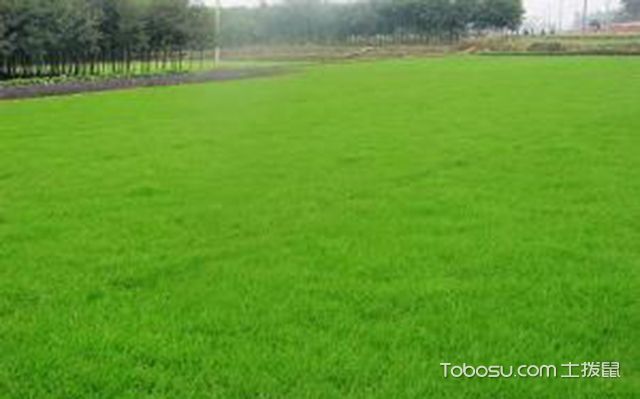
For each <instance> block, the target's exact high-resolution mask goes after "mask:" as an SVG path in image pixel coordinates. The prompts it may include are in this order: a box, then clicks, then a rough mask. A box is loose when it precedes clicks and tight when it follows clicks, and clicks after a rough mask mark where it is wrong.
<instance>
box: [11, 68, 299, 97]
mask: <svg viewBox="0 0 640 399" xmlns="http://www.w3.org/2000/svg"><path fill="white" fill-rule="evenodd" d="M287 72H291V69H290V68H284V67H262V68H241V69H228V70H217V71H207V72H197V73H185V74H175V75H155V76H136V77H131V78H125V79H123V78H117V79H116V78H114V79H104V80H98V81H87V82H83V81H69V82H63V83H56V84H52V85H50V86H45V85H31V86H16V87H0V100H12V99H20V98H33V97H47V96H62V95H67V94H75V93H86V92H98V91H108V90H123V89H131V88H136V87H150V86H173V85H180V84H191V83H203V82H211V81H226V80H237V79H250V78H257V77H266V76H275V75H281V74H284V73H287Z"/></svg>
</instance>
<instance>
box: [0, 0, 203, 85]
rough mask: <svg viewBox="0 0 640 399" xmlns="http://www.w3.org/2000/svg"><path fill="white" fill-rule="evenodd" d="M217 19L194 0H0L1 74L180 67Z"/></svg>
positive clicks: (0, 75) (4, 76)
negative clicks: (186, 53) (185, 55)
mask: <svg viewBox="0 0 640 399" xmlns="http://www.w3.org/2000/svg"><path fill="white" fill-rule="evenodd" d="M214 23H215V16H214V14H213V10H211V9H209V8H206V7H204V6H199V5H194V4H191V3H190V2H189V0H55V1H52V0H0V79H10V78H16V77H35V76H59V75H83V74H87V75H93V74H97V73H104V72H114V73H129V72H131V70H132V68H134V67H137V68H141V69H144V68H146V69H149V70H150V69H151V68H152V67H154V66H155V67H156V68H181V66H182V60H183V58H184V54H185V51H186V50H187V49H191V50H197V51H204V50H205V49H206V48H209V47H211V45H212V43H213V41H214V40H215V38H214V35H213V32H214V31H215V28H214Z"/></svg>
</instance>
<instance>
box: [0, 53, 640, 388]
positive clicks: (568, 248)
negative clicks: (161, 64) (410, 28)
mask: <svg viewBox="0 0 640 399" xmlns="http://www.w3.org/2000/svg"><path fill="white" fill-rule="evenodd" d="M639 293H640V59H631V58H625V59H616V58H579V57H575V58H574V57H572V58H553V59H552V58H549V59H545V58H534V57H531V58H518V59H516V58H500V59H493V58H473V57H454V58H442V59H431V60H405V61H385V62H372V63H357V64H346V65H333V66H319V67H312V68H309V69H307V70H305V71H303V72H299V73H296V74H292V75H287V76H284V77H277V78H269V79H256V80H248V81H235V82H226V83H212V84H203V85H193V86H181V87H164V88H154V89H141V90H133V91H125V92H111V93H102V94H95V95H81V96H72V97H64V98H51V99H43V100H28V101H18V102H4V103H0V397H2V398H21V399H22V398H39V399H40V398H131V399H134V398H135V399H139V398H181V399H183V398H296V399H297V398H380V399H382V398H385V399H386V398H463V397H466V398H485V397H486V398H556V397H558V398H559V397H566V398H637V397H638V394H639V393H640V345H639V339H640V333H639V331H640V307H639V305H638V294H639ZM585 361H594V362H600V361H618V362H620V364H621V365H620V373H621V374H622V378H619V379H605V378H592V379H583V378H579V379H561V378H548V379H547V378H511V379H464V378H461V379H454V378H448V379H445V378H443V377H442V375H443V370H442V368H441V366H440V363H441V362H451V363H454V364H456V363H463V362H466V363H470V364H476V365H477V364H501V365H506V366H509V365H519V364H538V365H540V364H555V365H558V367H560V365H561V364H562V363H567V362H576V363H577V362H585ZM560 371H561V369H560V368H558V373H559V374H560Z"/></svg>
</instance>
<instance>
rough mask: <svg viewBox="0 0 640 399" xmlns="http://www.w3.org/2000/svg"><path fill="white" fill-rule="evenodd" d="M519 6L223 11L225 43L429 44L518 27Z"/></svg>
mask: <svg viewBox="0 0 640 399" xmlns="http://www.w3.org/2000/svg"><path fill="white" fill-rule="evenodd" d="M523 12H524V11H523V8H522V2H521V0H459V1H450V0H382V1H371V2H367V1H365V2H356V3H349V4H343V3H334V2H324V1H320V0H288V1H286V2H284V3H282V4H277V5H274V6H270V7H267V6H264V7H260V8H258V9H254V8H245V7H238V8H233V9H230V10H225V21H226V23H225V24H224V29H223V33H222V34H223V38H222V40H223V42H224V43H226V44H245V43H262V42H288V43H291V42H330V41H345V40H348V39H349V38H354V37H376V36H395V37H397V36H402V35H405V36H406V35H413V36H420V37H422V38H425V39H429V38H447V39H449V40H455V39H457V38H459V37H460V36H462V35H464V34H466V33H468V32H470V31H478V30H503V29H507V30H514V29H516V28H518V27H519V26H520V23H521V20H522V15H523Z"/></svg>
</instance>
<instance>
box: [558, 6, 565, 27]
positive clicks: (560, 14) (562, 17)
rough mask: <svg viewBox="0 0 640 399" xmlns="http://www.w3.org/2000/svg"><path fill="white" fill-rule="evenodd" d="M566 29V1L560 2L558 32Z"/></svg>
mask: <svg viewBox="0 0 640 399" xmlns="http://www.w3.org/2000/svg"><path fill="white" fill-rule="evenodd" d="M563 29H564V0H558V32H562V30H563Z"/></svg>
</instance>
